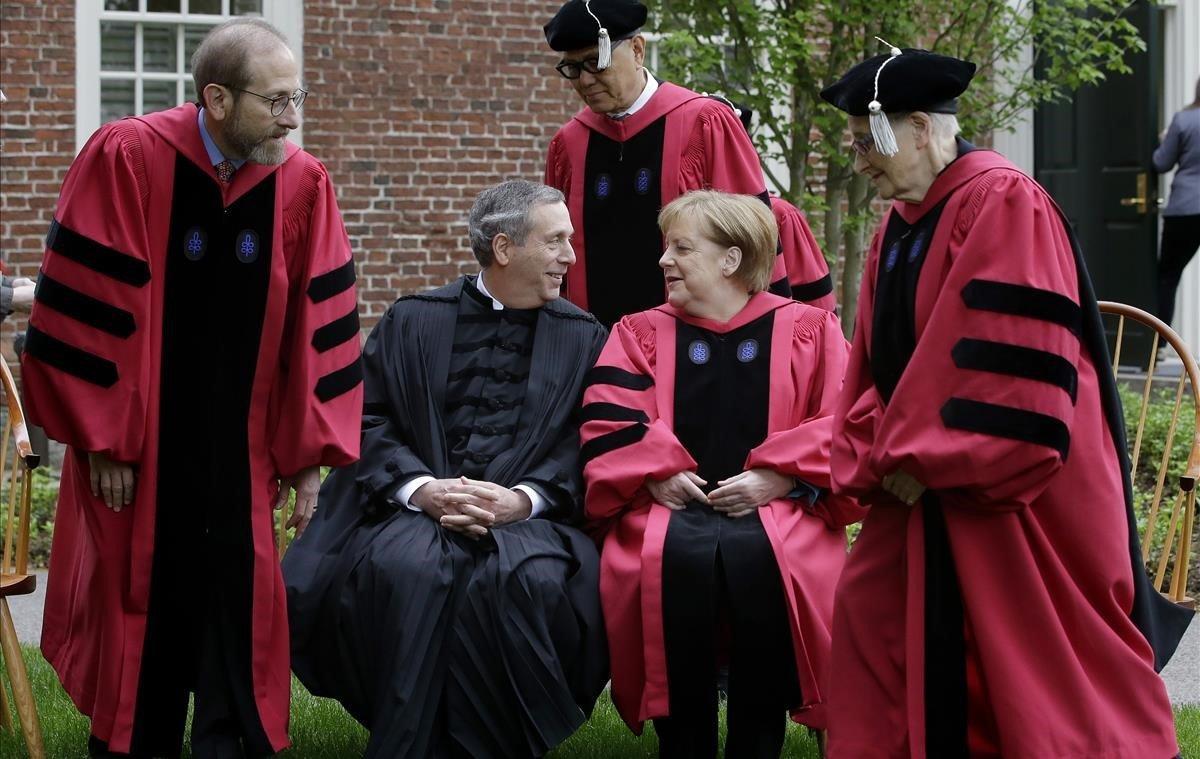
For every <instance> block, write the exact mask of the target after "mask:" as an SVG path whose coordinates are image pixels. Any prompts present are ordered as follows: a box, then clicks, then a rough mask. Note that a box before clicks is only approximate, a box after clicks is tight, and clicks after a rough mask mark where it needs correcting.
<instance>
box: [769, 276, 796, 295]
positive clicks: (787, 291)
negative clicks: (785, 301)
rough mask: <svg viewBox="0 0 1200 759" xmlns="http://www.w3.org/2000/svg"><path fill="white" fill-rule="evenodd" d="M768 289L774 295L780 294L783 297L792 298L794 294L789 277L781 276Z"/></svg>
mask: <svg viewBox="0 0 1200 759" xmlns="http://www.w3.org/2000/svg"><path fill="white" fill-rule="evenodd" d="M767 291H768V292H769V293H771V294H772V295H778V296H780V297H783V298H790V297H791V296H792V286H791V285H789V284H788V281H787V277H780V278H779V279H777V280H775V281H774V282H772V283H771V286H770V287H768V288H767Z"/></svg>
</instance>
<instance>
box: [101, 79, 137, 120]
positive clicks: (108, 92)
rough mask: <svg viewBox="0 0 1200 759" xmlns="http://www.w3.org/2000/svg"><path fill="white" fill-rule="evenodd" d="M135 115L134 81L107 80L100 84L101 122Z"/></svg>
mask: <svg viewBox="0 0 1200 759" xmlns="http://www.w3.org/2000/svg"><path fill="white" fill-rule="evenodd" d="M131 115H133V80H132V79H105V80H103V81H101V82H100V122H101V123H104V124H107V123H108V122H110V121H113V120H114V119H119V118H121V117H123V116H131Z"/></svg>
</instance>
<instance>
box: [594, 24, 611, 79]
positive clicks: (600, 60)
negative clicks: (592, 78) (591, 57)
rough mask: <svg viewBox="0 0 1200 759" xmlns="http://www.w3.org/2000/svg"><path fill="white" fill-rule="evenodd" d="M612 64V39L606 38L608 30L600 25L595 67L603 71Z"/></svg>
mask: <svg viewBox="0 0 1200 759" xmlns="http://www.w3.org/2000/svg"><path fill="white" fill-rule="evenodd" d="M611 65H612V40H610V39H609V38H608V30H607V29H605V28H604V27H600V46H599V48H598V49H597V51H596V68H598V69H600V70H601V71H604V70H605V69H607V68H608V67H609V66H611Z"/></svg>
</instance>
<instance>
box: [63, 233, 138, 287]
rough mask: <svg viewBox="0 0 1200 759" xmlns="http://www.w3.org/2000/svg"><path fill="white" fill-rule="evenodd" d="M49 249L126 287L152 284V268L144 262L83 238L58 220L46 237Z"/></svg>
mask: <svg viewBox="0 0 1200 759" xmlns="http://www.w3.org/2000/svg"><path fill="white" fill-rule="evenodd" d="M46 247H47V248H49V249H50V250H52V251H54V252H55V253H57V254H59V255H60V256H63V257H64V258H69V259H71V260H72V261H74V262H75V263H77V264H80V265H82V266H86V267H87V268H89V269H91V270H92V271H94V272H96V273H97V274H103V275H104V276H106V277H111V278H112V279H115V280H117V281H118V282H124V283H125V284H127V285H133V286H134V287H141V286H142V285H144V284H146V283H147V282H149V281H150V267H149V266H148V265H147V264H146V262H145V261H142V260H140V259H137V258H134V257H133V256H131V255H129V254H127V253H122V252H121V251H119V250H114V249H113V248H110V247H108V246H107V245H102V244H100V243H98V242H96V241H95V240H93V239H91V238H88V237H84V236H83V235H81V234H79V233H78V232H76V231H74V230H73V229H70V228H69V227H65V226H63V225H62V224H61V223H59V221H58V219H55V220H54V221H53V222H52V223H51V224H50V231H49V232H48V233H47V234H46Z"/></svg>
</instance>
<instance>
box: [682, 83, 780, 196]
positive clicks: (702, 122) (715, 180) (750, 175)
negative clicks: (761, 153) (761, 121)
mask: <svg viewBox="0 0 1200 759" xmlns="http://www.w3.org/2000/svg"><path fill="white" fill-rule="evenodd" d="M679 171H680V180H681V182H680V192H681V194H682V193H684V192H688V191H691V190H721V191H722V192H733V193H738V194H741V195H757V196H759V197H761V198H762V199H763V202H767V195H766V192H767V183H766V180H765V179H763V173H762V165H761V164H760V163H759V161H758V152H757V151H756V150H755V149H754V145H753V143H751V142H750V135H748V134H746V129H745V127H743V126H742V122H740V121H738V117H737V114H735V113H734V112H733V109H732V108H730V107H729V106H728V105H726V104H724V103H721V102H719V101H716V100H710V101H708V102H707V103H706V104H705V107H704V108H703V109H702V110H701V111H700V113H699V114H698V115H697V117H696V123H695V125H694V126H693V127H692V133H691V135H689V137H688V141H687V145H686V146H685V147H684V152H683V155H682V157H681V160H680V162H679Z"/></svg>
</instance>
